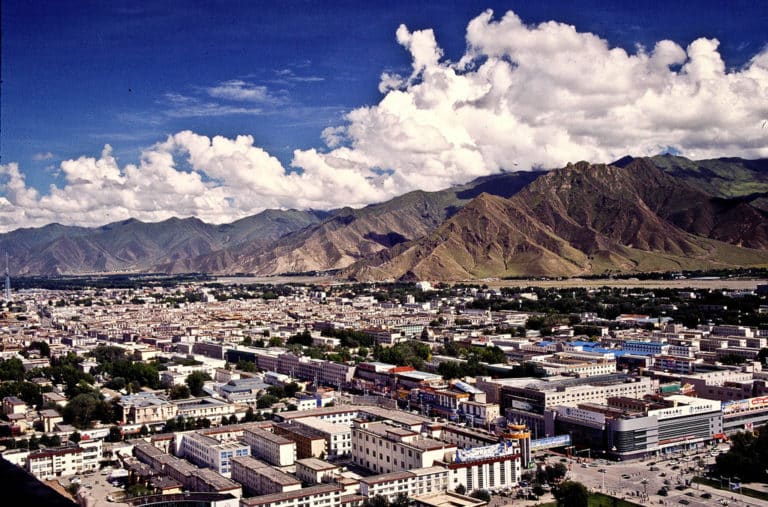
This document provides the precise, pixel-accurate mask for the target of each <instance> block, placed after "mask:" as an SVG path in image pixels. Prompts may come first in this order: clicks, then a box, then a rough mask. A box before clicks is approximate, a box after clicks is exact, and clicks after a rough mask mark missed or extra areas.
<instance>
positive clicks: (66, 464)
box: [27, 441, 101, 480]
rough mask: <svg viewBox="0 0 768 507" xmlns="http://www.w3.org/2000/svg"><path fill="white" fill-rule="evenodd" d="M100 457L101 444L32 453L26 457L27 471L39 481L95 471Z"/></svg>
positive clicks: (95, 443)
mask: <svg viewBox="0 0 768 507" xmlns="http://www.w3.org/2000/svg"><path fill="white" fill-rule="evenodd" d="M100 457H101V442H100V441H98V442H94V443H91V444H90V445H88V446H86V447H83V446H67V447H57V448H51V449H44V450H40V451H32V452H31V453H29V456H27V471H28V472H30V473H31V474H32V475H34V476H35V477H37V478H38V479H40V480H50V479H53V478H55V477H65V476H68V475H75V474H79V473H82V472H86V471H88V470H96V469H97V468H98V465H99V458H100Z"/></svg>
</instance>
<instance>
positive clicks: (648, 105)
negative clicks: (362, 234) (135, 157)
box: [0, 11, 768, 230]
mask: <svg viewBox="0 0 768 507" xmlns="http://www.w3.org/2000/svg"><path fill="white" fill-rule="evenodd" d="M395 35H396V39H397V41H398V42H399V43H400V44H401V45H403V46H404V47H405V48H406V49H407V50H408V51H409V52H410V54H411V57H412V70H411V74H410V75H409V76H399V75H395V74H390V73H383V74H382V77H381V81H380V90H381V92H382V94H383V97H382V99H381V101H380V102H379V103H378V104H376V105H374V106H367V107H360V108H357V109H354V110H352V111H350V112H349V113H347V114H346V115H345V120H346V121H345V123H344V124H343V125H340V126H339V125H337V126H331V127H328V128H326V129H325V130H323V132H322V136H323V139H324V140H325V142H326V145H327V149H325V150H323V149H310V150H296V151H295V152H294V157H293V161H292V165H293V166H295V167H296V168H297V169H299V170H298V171H288V170H286V168H284V167H283V166H282V165H281V164H280V162H279V161H278V160H277V159H276V158H274V157H273V156H271V155H270V154H269V153H267V152H265V151H264V150H262V149H261V148H259V147H257V146H254V140H253V138H252V137H250V136H238V137H236V138H234V139H229V138H224V137H214V138H208V137H204V136H200V135H197V134H195V133H193V132H189V131H185V132H180V133H178V134H175V135H173V136H169V137H168V138H167V139H166V140H165V141H163V142H161V143H158V144H156V145H154V146H151V147H149V148H148V149H146V150H145V151H144V153H143V155H142V158H141V161H140V162H139V163H138V164H128V165H124V166H120V165H119V164H118V162H117V160H115V158H114V157H113V155H112V153H111V149H110V148H109V146H107V147H105V150H104V152H103V153H102V154H101V156H100V157H99V158H93V157H81V158H79V159H77V160H69V161H64V162H62V163H61V164H60V171H61V173H62V175H63V177H64V180H65V184H64V186H62V187H56V186H53V187H51V188H50V189H49V191H48V192H47V193H45V194H42V195H41V194H40V193H38V192H37V191H36V190H35V189H33V188H29V187H27V186H26V183H25V180H24V175H23V173H21V171H20V170H19V167H18V166H17V165H16V164H8V165H5V166H0V196H2V197H0V230H8V229H12V228H15V227H21V226H33V225H43V224H45V223H48V222H51V221H60V222H65V223H77V224H83V225H97V224H102V223H105V222H109V221H114V220H119V219H124V218H128V217H136V218H139V219H142V220H161V219H164V218H168V217H170V216H174V215H175V216H192V215H194V216H198V217H200V218H201V219H203V220H206V221H211V222H225V221H231V220H234V219H237V218H239V217H242V216H246V215H249V214H253V213H256V212H258V211H260V210H262V209H265V208H291V207H295V208H307V207H314V208H326V209H327V208H333V207H338V206H344V205H351V206H361V205H363V204H366V203H370V202H376V201H382V200H385V199H388V198H391V197H393V196H396V195H399V194H402V193H404V192H406V191H409V190H413V189H416V188H421V189H425V190H435V189H439V188H444V187H446V186H449V185H451V184H456V183H459V182H464V181H467V180H469V179H472V178H474V177H476V176H480V175H486V174H491V173H495V172H498V171H500V170H503V169H513V168H519V169H523V168H529V167H532V166H543V167H559V166H563V165H565V164H566V163H567V162H569V161H577V160H590V161H596V162H607V161H611V160H614V159H616V158H619V157H621V156H623V155H625V154H632V155H636V156H640V155H652V154H655V153H657V152H659V151H661V150H666V149H672V150H675V151H678V152H681V153H682V154H683V155H686V156H690V157H696V158H707V157H717V156H743V157H751V158H756V157H768V134H767V133H766V132H768V129H766V128H763V126H764V124H765V122H766V120H768V50H766V49H763V50H762V51H761V52H760V53H759V54H757V55H755V56H754V57H753V58H752V59H751V60H750V61H749V62H748V63H747V64H746V65H745V66H744V67H743V68H740V69H735V70H728V69H727V68H726V66H725V64H724V62H723V60H722V58H721V56H720V54H719V52H718V44H719V43H718V41H717V40H713V39H703V38H702V39H697V40H695V41H692V42H691V43H690V44H689V45H688V46H687V48H683V47H681V46H679V45H678V44H676V43H674V42H672V41H666V40H665V41H660V42H658V43H657V44H656V45H655V46H654V47H653V49H651V50H650V51H648V50H645V49H643V48H638V49H636V50H635V51H634V52H627V51H625V50H624V49H621V48H614V47H611V46H610V44H609V42H608V41H606V40H604V39H601V38H600V37H598V36H596V35H593V34H589V33H580V32H578V31H577V30H576V28H575V27H573V26H570V25H566V24H562V23H558V22H547V23H541V24H539V25H536V26H529V25H525V24H524V23H523V22H522V20H521V19H520V18H519V17H518V16H517V15H515V14H514V13H512V12H508V13H506V14H505V15H504V16H503V17H502V18H501V19H495V18H494V17H493V13H492V12H491V11H487V12H485V13H483V14H481V15H480V16H478V17H477V18H475V19H473V20H472V21H471V22H470V23H469V25H468V27H467V34H466V37H467V47H468V49H467V51H466V53H465V55H463V57H462V58H461V59H460V60H459V61H458V62H447V61H444V60H443V53H442V50H441V49H440V47H439V46H438V42H437V41H436V40H435V36H434V33H433V32H432V31H431V30H421V31H415V32H411V31H409V30H408V29H407V28H406V27H405V26H401V27H399V28H398V29H397V31H396V34H395ZM278 76H280V73H278ZM291 76H292V74H290V73H283V75H282V76H281V77H284V78H290V77H291ZM207 92H208V93H209V94H210V95H212V96H214V97H216V98H219V99H226V100H239V101H242V102H249V103H250V104H251V105H254V106H261V105H263V104H264V103H266V102H268V101H269V98H270V97H274V96H273V95H270V92H269V90H266V89H263V88H260V87H258V86H255V85H252V84H250V83H247V82H245V81H227V82H224V83H221V84H220V85H217V86H216V87H212V88H210V89H208V90H207ZM166 105H169V106H170V107H169V111H167V112H166V113H165V114H167V115H170V116H178V117H186V116H203V115H217V114H259V112H260V109H259V107H239V106H230V105H222V104H218V103H208V102H205V101H202V100H200V99H195V98H191V97H186V96H183V95H168V96H166ZM181 162H184V163H181Z"/></svg>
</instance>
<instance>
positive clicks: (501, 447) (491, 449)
mask: <svg viewBox="0 0 768 507" xmlns="http://www.w3.org/2000/svg"><path fill="white" fill-rule="evenodd" d="M515 449H516V448H515V446H514V445H513V443H512V441H511V440H506V441H504V442H501V443H498V444H494V445H486V446H483V447H473V448H471V449H459V450H457V451H456V461H457V462H458V463H467V462H470V461H479V460H483V459H491V458H498V457H501V456H506V455H509V454H513V453H514V452H515Z"/></svg>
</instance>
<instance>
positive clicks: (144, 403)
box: [117, 393, 179, 425]
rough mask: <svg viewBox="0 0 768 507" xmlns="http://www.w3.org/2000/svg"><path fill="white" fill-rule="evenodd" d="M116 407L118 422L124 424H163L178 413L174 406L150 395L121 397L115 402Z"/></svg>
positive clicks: (140, 394)
mask: <svg viewBox="0 0 768 507" xmlns="http://www.w3.org/2000/svg"><path fill="white" fill-rule="evenodd" d="M117 406H118V409H119V411H120V420H121V421H122V422H123V423H124V424H147V425H152V424H161V423H163V424H164V423H165V422H166V421H167V420H168V419H173V418H174V417H176V416H177V415H178V413H179V408H178V406H177V405H176V404H174V403H171V402H170V401H167V400H164V399H162V398H159V397H157V396H156V395H155V394H152V393H138V394H131V395H128V396H123V397H122V398H120V401H118V402H117Z"/></svg>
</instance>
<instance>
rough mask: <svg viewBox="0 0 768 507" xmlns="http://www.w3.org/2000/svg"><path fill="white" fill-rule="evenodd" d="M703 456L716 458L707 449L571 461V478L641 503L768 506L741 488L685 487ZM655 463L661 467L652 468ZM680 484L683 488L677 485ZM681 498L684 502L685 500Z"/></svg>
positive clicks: (708, 460)
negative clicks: (654, 456) (662, 456)
mask: <svg viewBox="0 0 768 507" xmlns="http://www.w3.org/2000/svg"><path fill="white" fill-rule="evenodd" d="M699 457H701V458H702V459H703V460H704V462H705V464H709V463H713V462H714V458H713V457H712V456H710V455H709V453H706V452H704V453H700V454H697V455H691V454H688V455H687V456H685V457H681V456H680V455H675V458H673V459H666V460H659V459H649V460H644V461H631V462H619V463H616V462H602V461H598V460H593V461H592V463H590V466H586V467H585V466H584V465H583V464H579V463H575V462H569V465H570V466H571V470H570V471H569V473H568V478H569V479H571V480H574V481H578V482H581V483H582V484H584V485H585V486H587V488H589V489H591V490H594V491H600V492H603V493H606V494H608V495H611V496H616V497H618V498H625V499H626V500H628V501H630V502H635V503H638V504H641V505H681V504H685V503H684V502H688V504H687V505H689V506H692V507H696V506H715V505H726V504H727V505H730V506H739V507H742V506H759V507H768V502H766V501H764V500H759V499H756V498H752V497H748V496H746V495H740V494H738V493H737V492H729V491H723V490H718V489H716V488H711V487H709V486H705V485H700V484H692V485H691V487H686V488H683V486H684V485H685V480H686V479H691V478H693V476H694V475H695V467H696V462H697V460H698V458H699ZM680 458H682V459H680ZM561 459H563V458H562V457H560V456H554V457H550V458H548V460H547V462H548V463H550V464H554V463H557V462H559V461H560V460H561ZM652 467H653V468H658V470H653V471H652V470H651V468H652ZM601 470H604V471H605V472H604V473H603V472H601ZM665 481H667V482H666V483H665ZM664 485H667V486H668V487H669V490H668V495H667V496H660V495H658V494H657V493H658V491H659V490H660V489H661V488H662V486H664ZM678 486H679V487H680V488H681V489H677V487H678ZM755 489H756V488H755ZM705 493H709V494H710V495H711V496H712V497H711V498H709V499H707V498H702V497H701V495H702V494H705ZM681 500H683V501H684V502H682V503H681Z"/></svg>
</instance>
